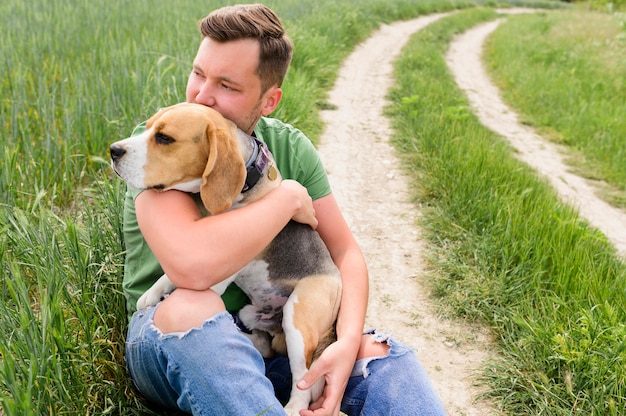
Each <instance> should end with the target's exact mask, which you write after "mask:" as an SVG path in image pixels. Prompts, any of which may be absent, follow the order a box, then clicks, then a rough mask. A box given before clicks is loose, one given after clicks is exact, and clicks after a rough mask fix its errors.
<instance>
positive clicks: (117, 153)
mask: <svg viewBox="0 0 626 416" xmlns="http://www.w3.org/2000/svg"><path fill="white" fill-rule="evenodd" d="M109 152H110V153H111V160H112V161H114V162H115V161H116V160H118V159H119V158H121V157H122V156H124V155H125V154H126V149H124V148H123V147H122V146H119V145H117V144H112V145H111V147H110V148H109Z"/></svg>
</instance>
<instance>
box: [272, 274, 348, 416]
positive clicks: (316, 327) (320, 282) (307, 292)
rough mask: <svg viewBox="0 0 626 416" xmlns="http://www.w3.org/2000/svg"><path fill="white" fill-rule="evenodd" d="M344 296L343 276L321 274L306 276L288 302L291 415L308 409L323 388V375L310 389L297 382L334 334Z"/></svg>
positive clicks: (287, 408) (285, 318)
mask: <svg viewBox="0 0 626 416" xmlns="http://www.w3.org/2000/svg"><path fill="white" fill-rule="evenodd" d="M340 298H341V280H340V278H339V277H338V276H329V275H318V276H310V277H306V278H304V279H302V280H301V281H300V282H299V283H298V284H297V286H296V287H295V289H294V291H293V293H292V294H291V296H290V297H289V300H288V301H287V303H286V304H285V307H284V310H283V313H284V316H283V330H284V331H285V338H286V342H287V352H288V355H289V364H290V366H291V373H292V376H293V385H292V388H291V398H290V399H289V403H287V405H286V406H285V411H286V412H287V414H288V415H298V414H299V411H300V410H301V409H307V408H308V407H309V404H310V403H311V402H312V401H315V400H317V399H318V398H319V396H320V395H321V393H322V391H323V386H324V379H323V378H322V379H321V380H319V381H318V383H317V384H316V385H315V386H313V387H312V388H311V389H308V390H300V389H298V388H297V387H296V383H297V382H298V381H299V380H300V379H301V378H302V376H304V374H305V373H306V372H307V371H308V369H309V368H310V367H311V364H312V363H313V359H314V357H313V353H314V352H315V350H316V348H317V346H318V344H319V343H320V342H321V341H322V338H323V337H324V336H325V334H328V333H329V332H332V333H333V334H334V331H329V329H331V328H332V327H333V325H335V320H336V318H337V312H338V310H339V301H340ZM318 384H319V385H318ZM314 393H315V395H314Z"/></svg>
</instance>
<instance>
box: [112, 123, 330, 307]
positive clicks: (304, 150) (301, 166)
mask: <svg viewBox="0 0 626 416" xmlns="http://www.w3.org/2000/svg"><path fill="white" fill-rule="evenodd" d="M144 130H145V124H141V125H139V126H137V128H136V129H135V131H133V134H139V133H141V132H142V131H144ZM254 133H255V135H256V137H257V138H258V139H260V140H262V141H263V142H264V143H266V144H267V147H268V148H269V150H270V151H271V152H272V155H273V156H274V159H275V160H276V164H277V165H278V169H279V170H280V173H281V175H282V176H283V178H285V179H294V180H296V181H298V182H299V183H301V184H302V185H303V186H304V187H306V188H307V190H308V192H309V195H310V196H311V198H313V199H318V198H321V197H323V196H326V195H328V194H330V192H331V190H330V185H329V183H328V177H327V176H326V171H325V170H324V167H323V165H322V162H321V160H320V158H319V155H318V153H317V151H316V149H315V147H314V146H313V144H312V143H311V141H310V140H309V139H308V137H306V136H305V135H304V134H303V133H302V132H301V131H300V130H298V129H296V128H294V127H293V126H290V125H289V124H286V123H283V122H281V121H279V120H276V119H272V118H265V117H263V118H261V120H260V121H259V123H258V124H257V126H256V128H255V129H254ZM140 192H141V191H140V190H137V189H133V188H130V187H129V188H128V190H127V192H126V200H125V203H124V243H125V245H126V260H125V265H124V281H123V283H122V287H123V289H124V294H125V295H126V298H127V301H128V302H127V308H128V313H129V316H130V315H132V313H133V312H134V311H135V309H136V304H137V300H138V299H139V297H140V296H141V295H142V294H143V293H144V292H145V291H146V290H148V289H149V288H150V286H152V284H154V282H155V281H156V280H158V278H159V277H161V276H162V275H163V270H162V269H161V266H160V265H159V263H158V261H157V259H156V257H154V254H153V253H152V251H151V250H150V247H148V244H147V243H146V241H145V240H144V238H143V236H142V234H141V231H140V230H139V225H138V224H137V217H136V216H135V198H136V197H137V195H139V193H140ZM194 197H195V198H196V201H197V203H198V204H200V200H199V197H198V194H195V195H194ZM222 299H223V300H224V303H225V304H226V309H227V310H229V311H231V312H232V311H237V310H239V309H241V307H243V306H244V305H245V304H246V303H247V302H248V299H247V297H246V295H245V294H244V293H243V292H242V291H241V290H240V289H239V288H238V287H237V286H235V285H234V284H231V285H230V287H229V288H228V289H227V290H226V292H225V293H224V294H223V295H222Z"/></svg>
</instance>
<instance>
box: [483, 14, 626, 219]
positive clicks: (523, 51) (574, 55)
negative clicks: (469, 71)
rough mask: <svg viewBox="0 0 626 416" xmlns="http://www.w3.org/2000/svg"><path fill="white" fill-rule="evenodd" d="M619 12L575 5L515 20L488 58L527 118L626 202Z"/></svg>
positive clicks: (623, 46)
mask: <svg viewBox="0 0 626 416" xmlns="http://www.w3.org/2000/svg"><path fill="white" fill-rule="evenodd" d="M618 16H619V15H612V14H608V13H599V12H596V13H594V12H580V11H576V10H570V11H560V12H558V13H557V12H555V13H542V14H532V15H526V16H519V17H516V18H515V19H510V22H509V24H506V25H502V26H501V27H500V28H499V29H498V30H497V31H496V33H495V34H494V35H493V37H492V38H491V40H490V42H489V46H488V48H487V51H488V52H487V54H486V56H487V60H488V62H489V67H490V68H491V73H492V75H493V78H494V80H496V82H497V83H498V84H499V86H500V87H501V89H502V90H503V91H504V97H505V99H506V100H507V101H508V102H509V103H510V104H511V105H512V106H513V107H514V108H516V109H517V110H518V112H519V113H520V114H521V115H522V117H523V120H524V121H525V122H526V123H528V124H530V125H532V126H535V127H536V128H538V129H539V130H540V131H542V132H544V134H545V135H546V136H547V137H549V138H551V139H552V140H554V141H555V142H557V143H561V144H564V145H566V146H567V148H568V149H569V150H570V151H571V156H570V158H569V159H570V160H569V162H570V163H571V164H574V165H575V166H577V167H578V171H579V173H580V174H581V175H583V176H585V177H587V178H590V179H594V180H599V181H603V182H605V183H606V186H605V187H604V188H605V189H604V192H603V193H604V197H605V199H607V200H610V201H611V202H612V203H614V204H616V205H619V206H621V207H626V138H625V137H624V132H625V131H626V117H624V114H626V99H625V98H624V97H626V27H624V26H623V23H622V26H621V27H620V20H619V17H618Z"/></svg>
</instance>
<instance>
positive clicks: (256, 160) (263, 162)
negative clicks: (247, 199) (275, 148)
mask: <svg viewBox="0 0 626 416" xmlns="http://www.w3.org/2000/svg"><path fill="white" fill-rule="evenodd" d="M250 139H252V145H253V146H254V149H253V150H252V156H250V159H248V162H246V183H245V184H244V185H243V189H242V190H241V192H246V191H249V190H250V189H252V187H254V185H256V183H257V182H258V181H259V179H261V176H263V172H264V171H265V167H266V166H267V163H268V162H269V160H270V157H269V150H268V149H267V146H266V145H265V143H263V142H262V141H260V140H259V139H257V138H256V137H252V136H250Z"/></svg>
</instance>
